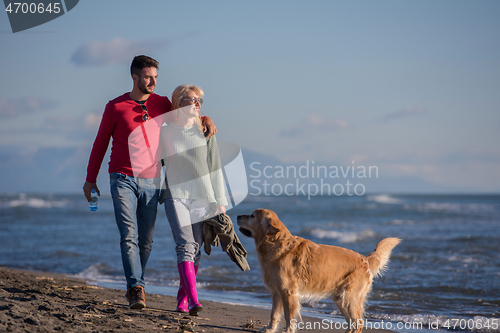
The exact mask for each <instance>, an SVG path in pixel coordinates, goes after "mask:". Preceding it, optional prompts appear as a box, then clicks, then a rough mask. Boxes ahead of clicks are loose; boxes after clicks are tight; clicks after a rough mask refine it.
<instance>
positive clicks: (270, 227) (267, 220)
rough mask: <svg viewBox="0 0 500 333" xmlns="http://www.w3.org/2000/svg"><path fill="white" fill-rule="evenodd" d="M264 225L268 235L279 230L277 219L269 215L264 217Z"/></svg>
mask: <svg viewBox="0 0 500 333" xmlns="http://www.w3.org/2000/svg"><path fill="white" fill-rule="evenodd" d="M262 225H263V226H264V230H265V231H266V234H268V235H273V234H275V233H277V232H278V231H279V229H278V228H277V227H278V226H277V224H276V221H275V220H274V219H273V218H272V217H271V216H269V215H268V216H265V217H264V218H263V219H262Z"/></svg>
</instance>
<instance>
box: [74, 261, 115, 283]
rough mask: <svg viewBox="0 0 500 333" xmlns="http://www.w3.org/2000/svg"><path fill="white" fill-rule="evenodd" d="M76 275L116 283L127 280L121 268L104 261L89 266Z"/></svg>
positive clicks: (81, 277)
mask: <svg viewBox="0 0 500 333" xmlns="http://www.w3.org/2000/svg"><path fill="white" fill-rule="evenodd" d="M74 276H75V277H77V278H80V279H85V280H92V281H98V282H102V283H115V282H124V281H125V277H124V276H123V273H122V272H121V271H120V270H118V269H115V268H113V267H111V266H109V265H108V264H106V263H103V262H101V263H97V264H94V265H92V266H89V267H87V268H86V269H85V270H83V271H81V272H80V273H77V274H75V275H74Z"/></svg>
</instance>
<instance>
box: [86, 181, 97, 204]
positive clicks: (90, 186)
mask: <svg viewBox="0 0 500 333" xmlns="http://www.w3.org/2000/svg"><path fill="white" fill-rule="evenodd" d="M93 189H94V190H95V191H96V192H97V195H98V196H101V192H99V189H98V188H97V184H96V183H89V182H85V184H83V194H85V198H87V201H88V202H90V192H92V190H93Z"/></svg>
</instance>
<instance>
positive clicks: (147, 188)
mask: <svg viewBox="0 0 500 333" xmlns="http://www.w3.org/2000/svg"><path fill="white" fill-rule="evenodd" d="M158 65H159V64H158V61H156V60H154V59H153V58H150V57H148V56H145V55H140V56H136V57H135V58H134V60H133V61H132V64H131V66H130V73H131V75H132V80H133V82H134V87H133V89H132V91H131V92H129V93H125V94H123V95H122V96H119V97H117V98H115V99H114V100H112V101H110V102H109V103H108V104H107V105H106V108H105V110H104V114H103V116H102V120H101V124H100V126H99V131H98V132H97V136H96V139H95V141H94V145H93V147H92V151H91V153H90V158H89V164H88V167H87V178H86V182H85V184H84V185H83V192H84V194H85V197H86V198H87V200H88V201H89V202H90V193H91V191H92V189H95V190H96V192H97V193H98V195H100V192H99V188H98V187H97V184H96V182H97V175H98V174H99V169H100V167H101V164H102V161H103V159H104V155H105V154H106V151H107V149H108V145H109V140H110V138H113V140H112V147H111V156H110V162H109V173H110V187H111V196H112V198H113V205H114V210H115V219H116V224H117V226H118V230H119V232H120V249H121V255H122V262H123V269H124V272H125V277H126V279H127V293H126V295H125V296H126V298H127V299H128V301H129V306H130V308H132V309H142V308H144V307H145V306H146V300H145V294H144V286H145V283H144V270H145V268H146V264H147V261H148V258H149V254H150V252H151V245H152V243H153V231H154V226H155V221H156V212H157V206H158V195H159V183H160V175H159V172H160V167H159V165H158V162H157V161H153V159H152V160H151V163H150V164H148V166H147V167H146V168H143V169H142V170H141V172H140V174H137V171H136V170H134V167H133V165H134V160H133V159H134V156H144V155H145V152H144V151H142V152H141V151H139V152H137V153H138V154H137V155H135V154H134V156H132V155H131V153H130V152H131V151H133V150H132V149H129V148H130V147H129V146H130V144H129V136H130V134H131V133H132V132H133V131H134V130H135V129H136V128H138V127H142V128H143V129H144V124H145V123H147V121H148V120H150V119H153V118H155V117H158V116H162V115H163V114H165V113H166V112H169V111H170V110H171V106H172V104H171V103H170V100H169V99H168V98H167V97H162V96H159V95H157V94H154V90H155V87H156V80H157V77H158V73H157V70H158ZM204 125H205V126H206V127H207V129H208V136H211V135H213V134H215V133H216V132H217V129H216V127H215V125H214V124H213V122H212V120H211V119H210V118H208V117H205V118H204ZM144 138H145V139H146V143H147V145H139V146H138V148H137V147H135V148H136V150H137V149H138V150H146V149H149V148H150V146H149V142H155V143H156V144H157V142H159V137H152V136H151V135H149V137H147V136H146V132H144ZM146 154H147V153H146ZM142 164H144V163H142Z"/></svg>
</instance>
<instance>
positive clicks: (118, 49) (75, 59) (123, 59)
mask: <svg viewBox="0 0 500 333" xmlns="http://www.w3.org/2000/svg"><path fill="white" fill-rule="evenodd" d="M165 46H167V41H166V40H165V39H149V40H142V41H127V40H124V39H123V38H120V37H117V38H114V39H112V40H110V41H106V42H89V43H87V44H85V45H82V46H80V47H79V48H78V49H77V50H76V51H75V52H74V53H73V55H72V56H71V62H72V63H74V64H75V65H77V66H81V67H91V66H104V65H117V64H123V63H130V62H131V60H132V59H133V57H134V56H136V55H139V54H151V53H153V52H154V51H157V50H160V49H163V48H164V47H165Z"/></svg>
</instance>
